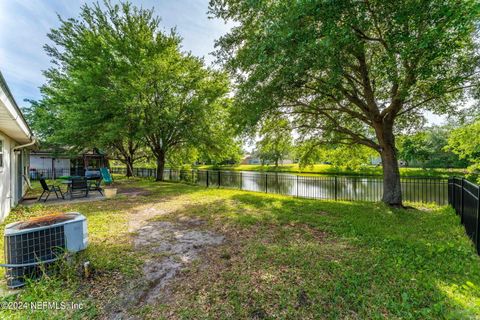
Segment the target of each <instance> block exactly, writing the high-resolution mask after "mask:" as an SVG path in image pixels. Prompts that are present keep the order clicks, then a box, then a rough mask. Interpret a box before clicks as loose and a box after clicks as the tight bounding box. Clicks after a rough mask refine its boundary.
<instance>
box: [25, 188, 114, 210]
mask: <svg viewBox="0 0 480 320" xmlns="http://www.w3.org/2000/svg"><path fill="white" fill-rule="evenodd" d="M104 199H106V198H105V196H103V195H101V194H100V192H91V193H89V194H88V196H87V197H83V198H73V199H70V198H68V197H66V198H65V199H62V198H58V199H57V198H56V197H55V194H53V197H50V198H48V200H47V201H46V202H43V201H38V200H37V199H36V198H35V199H30V198H29V199H25V200H22V201H21V202H20V204H21V205H23V206H26V207H31V206H33V205H36V204H42V205H45V206H53V205H62V204H74V203H82V202H92V201H99V200H104Z"/></svg>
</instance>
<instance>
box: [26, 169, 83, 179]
mask: <svg viewBox="0 0 480 320" xmlns="http://www.w3.org/2000/svg"><path fill="white" fill-rule="evenodd" d="M83 175H85V170H84V169H55V170H52V169H30V173H29V176H30V180H33V181H35V180H40V178H42V177H43V178H45V179H57V178H58V177H61V176H83Z"/></svg>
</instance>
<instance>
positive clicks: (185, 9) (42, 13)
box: [0, 0, 230, 107]
mask: <svg viewBox="0 0 480 320" xmlns="http://www.w3.org/2000/svg"><path fill="white" fill-rule="evenodd" d="M85 2H87V3H91V2H92V1H78V0H0V70H1V72H2V73H3V75H4V77H5V79H6V81H7V83H8V86H9V87H10V90H11V91H12V94H13V96H14V97H15V100H16V101H17V103H18V105H19V106H21V107H24V106H28V105H29V103H28V102H25V101H24V100H25V99H33V100H37V99H39V98H40V90H39V87H40V86H41V85H42V84H43V83H44V81H45V78H44V77H43V75H42V70H46V69H47V68H48V67H49V66H50V59H49V57H48V56H47V55H46V53H45V51H44V49H43V46H44V45H45V44H46V43H50V40H49V39H48V38H47V33H48V32H49V31H50V29H52V28H57V27H58V26H59V25H60V23H59V19H58V17H57V14H58V15H60V16H61V17H62V18H64V19H66V18H72V17H75V18H76V17H78V14H79V12H80V7H81V5H82V4H84V3H85ZM100 2H101V1H100ZM112 2H115V1H113V0H112ZM130 2H132V3H133V4H135V5H137V6H142V7H144V8H148V9H150V8H152V7H153V8H155V13H156V14H157V15H158V16H160V17H161V19H162V22H161V26H162V27H164V28H165V29H166V30H169V29H170V28H173V27H176V29H177V32H178V33H179V34H180V36H182V38H183V42H182V46H183V50H185V51H191V52H192V53H193V54H195V55H196V56H201V57H204V58H205V61H206V62H207V63H208V64H210V63H212V62H213V60H214V57H213V56H212V55H210V53H211V52H212V51H213V50H214V41H215V39H218V38H219V37H220V36H221V35H223V34H225V33H226V32H228V30H230V26H229V25H226V24H225V23H224V22H223V21H222V20H218V19H209V18H208V15H207V11H208V0H156V1H155V0H144V1H140V0H130Z"/></svg>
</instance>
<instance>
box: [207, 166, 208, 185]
mask: <svg viewBox="0 0 480 320" xmlns="http://www.w3.org/2000/svg"><path fill="white" fill-rule="evenodd" d="M207 188H208V170H207Z"/></svg>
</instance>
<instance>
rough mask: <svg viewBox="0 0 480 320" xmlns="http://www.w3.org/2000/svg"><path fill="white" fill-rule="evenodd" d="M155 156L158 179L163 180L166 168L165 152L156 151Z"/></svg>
mask: <svg viewBox="0 0 480 320" xmlns="http://www.w3.org/2000/svg"><path fill="white" fill-rule="evenodd" d="M155 156H156V158H157V175H156V177H157V178H156V179H155V180H156V181H163V169H164V168H165V153H164V152H161V151H160V152H156V153H155Z"/></svg>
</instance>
